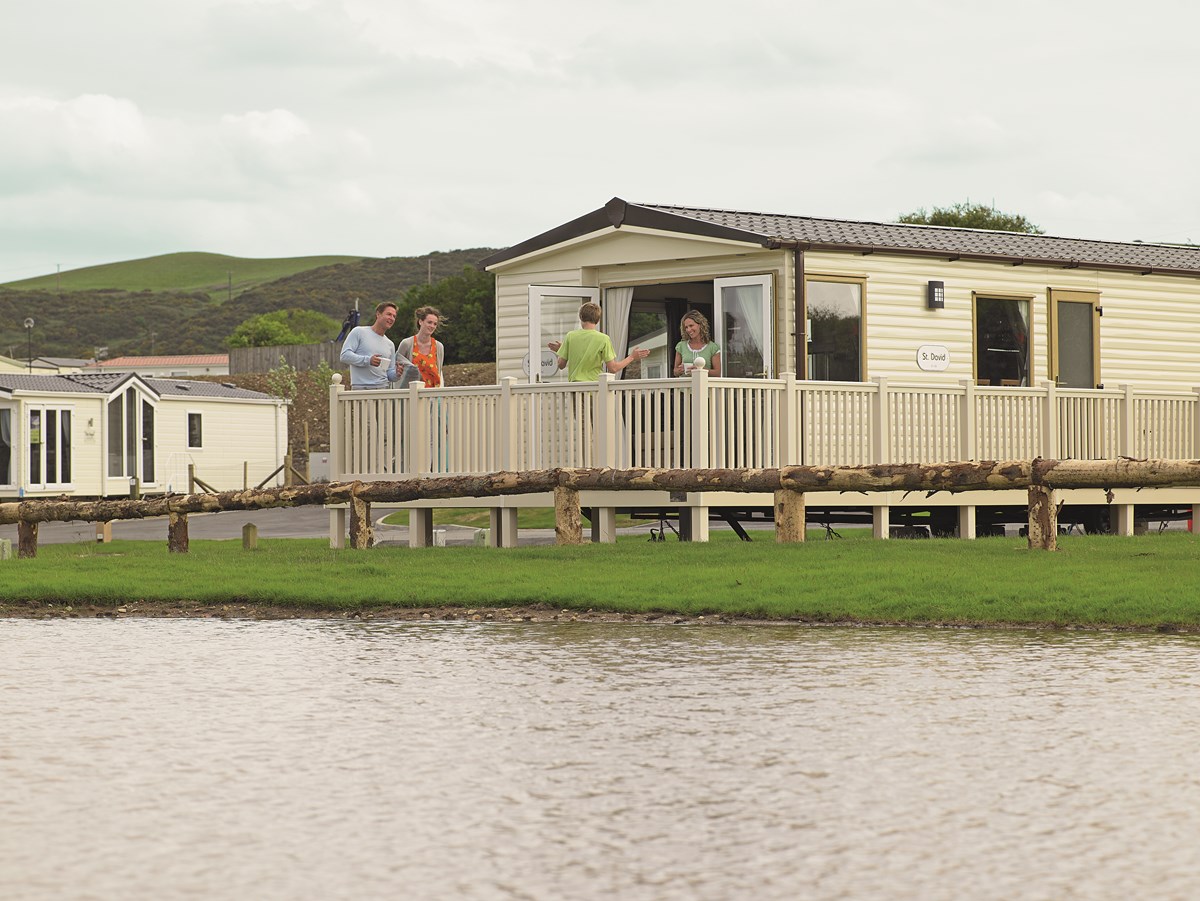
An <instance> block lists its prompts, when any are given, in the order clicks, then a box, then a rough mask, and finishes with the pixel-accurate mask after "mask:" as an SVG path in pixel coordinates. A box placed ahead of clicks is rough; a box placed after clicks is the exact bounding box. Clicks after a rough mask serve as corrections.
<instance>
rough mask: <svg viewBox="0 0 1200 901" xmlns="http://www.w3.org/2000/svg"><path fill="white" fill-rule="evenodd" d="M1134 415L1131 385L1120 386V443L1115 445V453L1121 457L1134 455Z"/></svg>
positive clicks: (1135, 453)
mask: <svg viewBox="0 0 1200 901" xmlns="http://www.w3.org/2000/svg"><path fill="white" fill-rule="evenodd" d="M1133 430H1134V416H1133V385H1122V386H1121V431H1120V433H1119V434H1120V439H1119V440H1120V444H1119V445H1118V447H1117V453H1119V454H1120V455H1121V456H1122V457H1136V456H1138V454H1137V452H1136V451H1137V447H1136V446H1135V445H1136V444H1137V442H1136V441H1134V437H1133V436H1134V431H1133Z"/></svg>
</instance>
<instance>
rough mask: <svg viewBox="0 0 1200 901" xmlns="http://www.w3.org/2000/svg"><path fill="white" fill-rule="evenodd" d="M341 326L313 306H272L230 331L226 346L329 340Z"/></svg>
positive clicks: (313, 342) (263, 345) (276, 344)
mask: <svg viewBox="0 0 1200 901" xmlns="http://www.w3.org/2000/svg"><path fill="white" fill-rule="evenodd" d="M340 328H341V326H340V325H339V323H338V322H337V320H335V319H333V318H332V317H331V316H326V315H325V314H324V313H318V312H316V311H314V310H297V309H291V310H276V311H275V312H273V313H262V314H260V315H258V316H251V317H250V318H249V319H247V320H246V321H245V322H243V323H242V324H241V325H239V326H238V327H237V328H236V329H234V330H233V334H232V335H230V336H229V337H228V338H227V339H226V340H225V343H226V344H228V345H229V346H230V347H276V346H279V345H284V344H319V343H321V342H322V341H332V340H333V339H334V338H335V337H336V336H337V333H338V330H339V329H340Z"/></svg>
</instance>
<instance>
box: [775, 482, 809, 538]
mask: <svg viewBox="0 0 1200 901" xmlns="http://www.w3.org/2000/svg"><path fill="white" fill-rule="evenodd" d="M804 529H805V506H804V492H803V491H796V490H795V489H794V488H780V489H779V490H778V491H776V492H775V541H776V543H778V544H792V543H794V542H797V541H803V540H804Z"/></svg>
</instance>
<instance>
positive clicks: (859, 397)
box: [796, 382, 879, 466]
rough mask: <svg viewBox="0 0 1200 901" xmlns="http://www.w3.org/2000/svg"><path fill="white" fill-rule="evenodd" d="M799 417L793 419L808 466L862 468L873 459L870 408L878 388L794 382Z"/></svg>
mask: <svg viewBox="0 0 1200 901" xmlns="http://www.w3.org/2000/svg"><path fill="white" fill-rule="evenodd" d="M796 388H797V390H798V392H799V394H800V398H801V400H800V416H799V418H798V419H797V420H796V421H797V423H798V425H799V429H800V434H799V436H798V443H797V446H799V447H801V448H802V454H801V457H802V459H801V463H804V464H806V465H808V466H837V465H844V466H862V465H866V464H868V463H873V462H876V461H874V460H872V459H871V457H872V456H873V446H874V440H875V438H874V436H875V428H874V422H873V417H872V411H871V405H872V401H873V399H874V397H875V395H876V394H877V393H878V391H879V389H878V386H876V385H873V384H868V383H856V382H855V383H851V382H840V383H838V382H797V383H796Z"/></svg>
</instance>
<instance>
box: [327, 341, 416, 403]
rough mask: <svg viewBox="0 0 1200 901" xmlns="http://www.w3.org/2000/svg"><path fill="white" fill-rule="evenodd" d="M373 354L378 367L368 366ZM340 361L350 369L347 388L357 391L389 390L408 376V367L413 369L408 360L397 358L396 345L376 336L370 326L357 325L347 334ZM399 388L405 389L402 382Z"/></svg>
mask: <svg viewBox="0 0 1200 901" xmlns="http://www.w3.org/2000/svg"><path fill="white" fill-rule="evenodd" d="M375 354H379V356H380V357H381V358H382V359H381V360H380V362H379V365H378V366H372V365H371V357H373V356H375ZM340 359H341V361H342V362H343V363H345V364H346V365H348V366H349V367H350V387H351V388H358V389H359V390H362V389H363V388H388V387H390V386H391V383H392V382H395V381H398V380H401V379H402V378H403V377H404V376H405V375H408V374H409V373H407V367H410V366H412V362H411V361H410V360H407V359H405V358H403V357H397V356H396V345H395V344H393V343H392V342H391V340H390V339H389V338H388V336H387V335H380V334H378V333H377V332H376V331H375V330H374V329H373V328H371V326H369V325H360V326H357V327H356V328H352V329H351V330H350V334H348V335H347V336H346V342H345V343H344V344H343V345H342V353H341V357H340ZM397 364H399V366H397ZM414 368H415V367H414ZM397 369H399V372H397ZM405 381H407V379H405ZM400 387H404V383H403V382H401V385H400Z"/></svg>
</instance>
